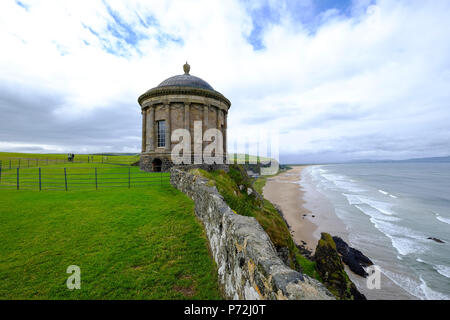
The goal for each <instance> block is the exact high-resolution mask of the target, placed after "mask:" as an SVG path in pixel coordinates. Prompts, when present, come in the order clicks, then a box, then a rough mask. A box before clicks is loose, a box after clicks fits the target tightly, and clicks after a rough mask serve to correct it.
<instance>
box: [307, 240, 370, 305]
mask: <svg viewBox="0 0 450 320" xmlns="http://www.w3.org/2000/svg"><path fill="white" fill-rule="evenodd" d="M314 260H315V261H316V268H317V271H318V272H319V274H320V277H321V278H322V280H323V283H324V284H325V286H326V287H327V288H328V289H329V290H330V291H331V292H333V293H334V294H335V295H336V296H337V297H339V298H340V299H344V300H348V299H355V300H365V299H366V297H365V296H364V295H363V294H362V293H360V292H359V291H358V289H357V288H356V286H355V284H354V283H353V282H352V281H351V280H350V279H349V277H348V275H347V273H346V272H345V270H344V265H343V263H342V260H341V257H340V255H339V253H338V251H337V248H336V243H335V242H334V240H333V238H332V237H331V235H329V234H328V233H324V232H323V233H322V234H321V238H320V240H319V243H318V244H317V248H316V252H315V254H314Z"/></svg>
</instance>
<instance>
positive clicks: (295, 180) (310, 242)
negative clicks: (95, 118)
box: [263, 166, 415, 300]
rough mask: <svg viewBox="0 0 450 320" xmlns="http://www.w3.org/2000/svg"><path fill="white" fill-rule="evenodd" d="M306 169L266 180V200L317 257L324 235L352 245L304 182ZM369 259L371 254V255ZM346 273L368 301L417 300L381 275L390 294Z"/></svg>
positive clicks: (296, 168)
mask: <svg viewBox="0 0 450 320" xmlns="http://www.w3.org/2000/svg"><path fill="white" fill-rule="evenodd" d="M306 167H307V166H293V167H292V169H291V170H288V171H286V172H283V173H280V174H279V175H277V176H275V177H271V178H268V179H267V182H266V185H265V186H264V189H263V195H264V197H265V198H266V199H267V200H269V201H270V202H272V203H273V204H274V205H276V206H277V207H279V208H280V209H281V210H282V212H283V215H284V218H285V220H286V222H287V223H288V225H289V228H290V230H291V234H292V237H293V239H294V241H295V242H296V243H297V244H303V245H304V246H305V247H306V248H307V249H308V250H310V251H311V252H312V253H314V250H315V248H316V246H317V242H318V240H319V239H320V234H321V232H328V233H330V234H331V235H333V236H339V237H341V238H342V239H343V240H344V241H346V242H347V243H349V239H348V238H349V234H348V231H347V229H346V227H345V225H344V223H343V222H342V221H341V220H340V219H339V218H338V216H337V215H336V213H335V211H334V207H333V205H332V203H330V202H329V200H327V198H326V197H325V196H324V195H322V194H321V193H319V192H318V191H317V190H316V189H315V188H314V187H313V186H312V182H311V181H308V180H302V183H301V184H300V180H301V173H302V170H303V169H305V168H306ZM368 254H369V256H370V253H368ZM345 270H346V272H347V274H348V275H349V277H350V279H351V280H352V281H353V282H354V283H355V285H356V286H357V287H358V289H359V290H360V292H362V293H363V294H364V295H365V296H366V297H367V298H368V299H375V300H378V299H387V300H396V299H414V298H415V297H413V296H411V295H409V294H407V293H406V292H405V291H404V290H401V289H400V288H399V287H398V286H397V285H395V284H394V283H393V282H392V281H391V280H389V279H388V278H387V277H386V276H385V275H383V274H382V278H381V281H382V283H383V285H384V288H386V289H387V290H368V289H367V287H366V279H365V278H363V277H360V276H358V275H356V274H355V273H353V272H352V271H351V270H350V269H349V268H348V267H347V266H345Z"/></svg>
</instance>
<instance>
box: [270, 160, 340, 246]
mask: <svg viewBox="0 0 450 320" xmlns="http://www.w3.org/2000/svg"><path fill="white" fill-rule="evenodd" d="M304 168H305V166H295V167H292V169H291V170H289V171H287V172H284V173H280V174H279V175H277V176H275V177H272V178H268V179H267V182H266V185H265V186H264V189H263V195H264V197H265V198H266V199H267V200H269V201H270V202H272V203H273V204H275V205H276V206H277V207H279V208H280V209H281V211H282V212H283V215H284V218H285V219H286V222H287V223H288V225H289V227H290V230H291V234H292V237H293V239H294V241H295V242H296V243H297V244H302V243H303V244H304V245H305V247H306V248H307V249H308V250H310V251H311V252H313V253H314V250H315V248H316V246H317V242H318V241H319V239H320V233H321V232H330V231H331V230H332V231H333V235H339V236H341V237H343V238H344V240H345V239H346V238H347V234H346V229H345V226H344V225H343V223H342V222H341V221H340V220H339V218H338V217H337V216H336V215H335V214H334V211H333V208H332V205H331V204H330V203H328V202H326V201H321V200H320V199H316V200H317V201H314V198H316V197H320V195H318V194H316V193H314V192H313V190H310V189H308V190H306V189H305V187H304V186H302V185H300V184H299V181H300V174H301V171H302V170H303V169H304ZM305 193H308V198H312V199H311V200H313V201H308V204H307V203H306V201H305V196H306V194H305ZM338 230H340V232H337V231H338ZM305 243H306V244H305Z"/></svg>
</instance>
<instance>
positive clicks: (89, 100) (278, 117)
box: [0, 0, 450, 160]
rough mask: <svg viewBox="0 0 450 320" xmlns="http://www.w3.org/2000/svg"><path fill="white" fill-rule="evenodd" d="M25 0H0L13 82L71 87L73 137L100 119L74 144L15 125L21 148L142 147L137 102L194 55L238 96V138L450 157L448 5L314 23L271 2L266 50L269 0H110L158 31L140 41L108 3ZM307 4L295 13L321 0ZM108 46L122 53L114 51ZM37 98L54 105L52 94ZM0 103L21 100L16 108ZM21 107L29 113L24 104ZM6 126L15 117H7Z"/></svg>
mask: <svg viewBox="0 0 450 320" xmlns="http://www.w3.org/2000/svg"><path fill="white" fill-rule="evenodd" d="M23 3H24V4H26V5H29V9H28V10H25V9H24V8H22V7H20V6H18V5H17V4H16V3H15V1H1V2H0V40H1V43H2V48H4V49H3V50H2V51H1V52H0V68H1V70H2V72H1V74H0V89H1V90H3V91H2V92H6V90H7V92H8V93H9V94H11V93H17V94H22V95H23V94H25V95H26V94H27V92H30V93H31V92H33V93H35V92H40V93H41V95H42V96H47V95H55V96H58V99H56V100H55V101H56V102H55V105H53V106H52V107H51V108H49V110H47V111H46V112H47V114H46V116H47V117H49V116H52V117H53V118H52V119H53V120H52V122H51V125H54V126H56V127H57V126H58V125H61V128H60V129H59V130H60V131H61V130H64V128H65V126H67V125H68V123H70V124H71V128H72V129H73V131H74V132H76V131H77V127H78V128H80V129H81V128H82V130H85V131H86V132H90V130H89V127H87V124H89V125H92V126H95V125H97V126H98V127H99V128H92V132H95V134H90V133H89V134H88V133H86V136H85V139H78V138H71V136H70V135H67V136H65V137H66V139H67V140H66V142H65V143H63V142H61V141H60V139H57V138H56V137H52V136H51V134H43V133H42V128H41V127H39V130H37V129H36V128H34V127H33V126H32V125H31V124H30V125H29V126H28V127H20V126H21V123H16V124H14V125H15V126H19V127H20V130H9V131H10V133H8V132H1V136H0V139H1V140H4V142H8V143H10V145H11V143H16V144H24V143H25V144H26V143H28V142H29V141H27V140H25V139H26V137H27V134H28V135H33V141H34V143H36V145H54V146H55V150H59V149H58V148H63V149H64V150H68V151H70V150H74V149H76V150H81V149H82V148H88V149H89V150H92V149H95V148H97V149H98V151H103V150H106V149H108V150H109V149H110V148H116V149H118V150H123V149H124V148H125V149H126V150H130V149H134V150H135V151H139V145H140V142H139V138H140V133H139V131H140V125H141V121H140V112H139V106H138V104H137V102H136V99H137V97H138V96H139V95H140V94H142V93H143V92H144V91H145V90H147V89H149V88H151V87H154V86H156V85H158V84H159V83H160V82H161V81H163V80H164V79H166V78H168V77H169V76H172V75H174V74H180V73H181V66H182V64H183V63H184V61H185V60H186V59H187V60H188V61H189V63H190V64H191V66H192V69H191V73H192V74H194V75H197V76H199V77H201V78H203V79H205V80H206V81H208V82H209V83H210V84H211V85H212V86H213V87H214V88H215V89H216V90H218V91H220V92H222V93H223V94H225V95H226V96H227V97H228V98H229V99H230V100H231V102H232V107H231V110H230V114H229V120H228V125H229V130H230V131H229V134H230V135H233V134H237V133H238V132H241V129H247V130H248V128H256V127H258V126H261V125H262V126H265V127H273V128H278V130H279V131H280V132H281V134H282V135H281V138H282V139H281V146H280V147H281V153H282V154H283V153H284V154H290V153H292V154H293V153H297V154H299V155H300V157H299V158H298V159H300V160H301V159H302V155H305V157H306V156H307V157H309V158H311V157H313V159H316V160H320V157H321V154H322V153H329V154H331V157H334V159H351V158H363V157H375V158H376V157H384V158H386V157H387V158H399V157H415V156H428V155H445V154H448V153H450V152H449V150H450V142H449V140H450V139H449V137H450V133H449V132H450V131H449V130H450V129H449V127H448V125H447V124H448V123H449V121H450V109H449V108H448V101H450V99H449V98H450V97H449V95H450V94H449V92H450V90H448V88H449V87H450V41H448V39H450V22H449V21H448V19H447V17H448V15H449V13H450V3H449V2H448V1H433V2H432V3H431V2H425V1H378V2H377V4H376V5H372V6H369V7H367V5H368V4H369V3H370V2H369V1H355V2H354V3H355V6H354V7H353V10H352V12H353V15H352V16H344V15H340V14H339V13H338V12H337V11H336V10H331V11H328V12H326V13H322V15H321V19H322V24H321V25H320V26H318V27H317V28H316V29H314V30H311V29H310V28H309V27H308V25H307V24H303V23H302V22H300V21H298V20H297V19H294V17H295V16H298V15H296V14H294V13H295V12H292V10H289V9H290V8H289V6H288V5H287V4H285V5H283V6H282V5H280V1H275V2H269V5H270V6H271V8H272V9H273V10H276V9H277V8H278V9H279V10H278V13H279V15H280V19H279V23H276V24H274V23H270V24H267V26H266V29H265V30H264V32H263V33H262V34H261V37H262V43H263V44H264V47H265V48H264V49H262V50H258V51H255V50H254V49H253V47H252V45H251V44H250V43H249V42H248V37H249V35H250V33H251V31H252V16H251V15H250V11H249V10H248V9H249V8H256V7H258V6H259V5H261V3H262V2H255V3H247V4H246V5H244V4H243V3H241V2H239V1H211V0H203V1H165V2H162V1H151V2H149V1H137V0H136V1H126V2H125V1H108V4H109V6H110V7H111V8H112V10H114V12H116V13H118V14H119V15H120V18H121V19H122V21H123V22H124V23H126V24H128V25H129V26H130V30H133V32H135V33H136V34H137V35H140V36H145V37H146V38H145V39H142V40H140V41H138V42H137V44H134V45H133V44H129V43H127V42H126V41H120V40H118V39H117V38H116V37H114V35H113V33H112V31H111V30H108V26H109V27H111V26H112V25H114V17H112V16H111V15H110V14H109V13H108V11H107V9H106V7H105V5H104V3H102V2H101V1H77V2H62V1H48V0H46V1H25V0H24V1H23ZM302 6H303V7H302ZM302 6H297V7H296V9H295V10H300V9H299V8H304V9H305V10H308V8H309V7H310V6H311V4H310V3H309V2H308V1H304V3H302ZM302 10H303V9H302ZM149 17H151V18H149ZM141 20H142V21H147V22H149V23H146V24H147V26H144V25H143V24H142V23H141ZM116 27H117V28H118V29H116V32H119V33H120V32H122V33H121V34H122V36H123V37H126V36H127V35H126V34H125V33H124V32H125V31H126V30H125V31H123V30H122V29H119V27H118V26H117V24H116ZM89 28H90V29H89ZM94 33H97V34H98V35H99V36H96V35H95V34H94ZM162 36H164V37H165V38H164V37H163V39H162V38H161V37H162ZM164 39H165V40H164ZM176 39H178V40H180V39H182V41H176ZM172 40H174V41H172ZM86 42H87V43H89V45H86ZM107 43H110V44H111V46H112V47H113V48H115V49H117V50H118V48H121V49H120V50H122V51H121V53H122V55H113V54H111V53H109V52H107V50H105V44H107ZM119 44H120V45H121V46H122V47H119ZM123 53H126V54H123ZM11 84H14V85H11ZM1 94H2V95H6V93H1ZM2 98H3V100H5V98H4V97H2V96H1V95H0V102H1V101H2ZM14 101H16V100H14ZM20 101H21V102H20V103H25V102H24V101H23V100H20ZM8 103H10V104H12V103H14V102H13V101H12V100H11V99H10V100H8ZM15 103H17V104H19V102H15ZM26 103H27V105H33V103H32V102H30V101H28V100H27V101H26ZM35 107H36V108H42V106H41V105H40V103H39V101H37V102H36V105H35ZM0 108H2V109H5V110H6V109H8V108H7V107H6V106H5V103H3V105H0ZM17 108H19V106H17ZM9 109H10V108H9ZM9 109H8V110H9ZM34 111H36V112H34V113H33V114H34V115H35V116H36V115H37V114H39V112H38V111H39V109H37V110H34ZM0 112H1V110H0ZM15 112H19V111H17V110H16V111H15ZM2 113H3V112H2ZM3 114H4V115H7V113H3ZM126 114H129V118H128V119H125V117H124V115H126ZM119 115H120V116H119ZM21 116H22V117H23V118H24V119H26V118H27V117H28V115H27V113H26V112H25V111H24V113H23V114H21ZM94 116H95V119H94V118H92V117H94ZM114 116H117V117H118V118H117V119H115V118H114ZM14 119H15V118H14ZM106 120H107V121H110V123H108V124H106V123H104V121H106ZM42 121H45V118H43V120H42ZM7 122H11V120H9V119H7V118H6V117H5V116H3V117H2V119H0V126H4V128H6V127H7V126H6V125H7ZM25 123H28V122H27V121H25ZM29 123H32V121H29ZM9 125H11V124H9ZM130 126H131V127H130ZM115 127H116V128H117V132H115V130H114V128H115ZM102 128H103V129H104V130H105V131H102ZM0 131H2V130H0ZM19 131H21V132H22V131H23V132H22V133H23V134H22V133H20V132H19ZM60 131H56V133H57V132H60ZM106 131H107V132H106ZM111 131H112V132H111ZM19 133H20V134H19ZM53 133H54V134H56V133H55V132H53ZM72 134H73V133H72ZM119 134H120V135H123V136H124V137H125V136H126V138H124V139H122V140H121V139H120V137H118V136H117V135H119ZM99 135H100V136H102V137H99ZM424 135H426V139H424ZM93 136H95V137H96V139H88V138H89V137H93ZM133 137H134V138H133ZM405 141H406V142H408V141H414V143H405ZM3 146H5V144H3ZM0 148H2V149H5V148H4V147H1V146H0ZM314 157H315V158H314ZM309 158H308V159H309Z"/></svg>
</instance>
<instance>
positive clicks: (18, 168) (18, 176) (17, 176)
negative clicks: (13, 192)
mask: <svg viewBox="0 0 450 320" xmlns="http://www.w3.org/2000/svg"><path fill="white" fill-rule="evenodd" d="M17 190H19V168H17Z"/></svg>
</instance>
